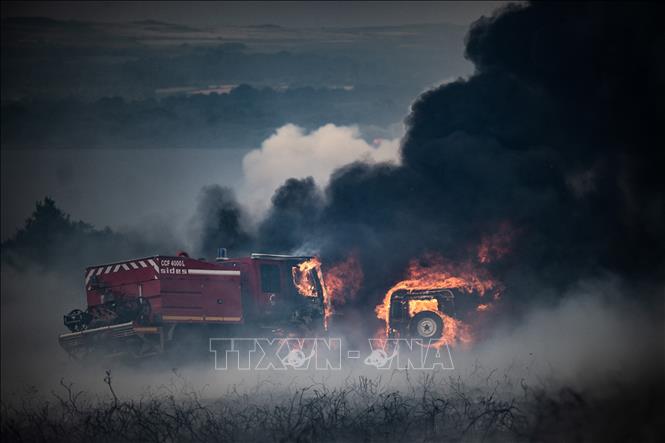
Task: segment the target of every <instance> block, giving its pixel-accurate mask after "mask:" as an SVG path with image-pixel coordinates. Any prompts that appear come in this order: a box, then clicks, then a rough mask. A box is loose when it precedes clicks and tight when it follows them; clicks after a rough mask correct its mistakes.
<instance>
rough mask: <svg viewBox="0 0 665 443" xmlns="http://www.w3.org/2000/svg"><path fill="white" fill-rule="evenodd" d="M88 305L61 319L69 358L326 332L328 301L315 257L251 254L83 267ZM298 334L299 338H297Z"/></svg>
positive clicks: (159, 258)
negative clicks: (218, 337)
mask: <svg viewBox="0 0 665 443" xmlns="http://www.w3.org/2000/svg"><path fill="white" fill-rule="evenodd" d="M85 291H86V299H87V307H86V308H85V310H82V309H75V310H73V311H71V312H70V313H68V314H67V315H65V316H64V324H65V326H66V327H67V328H69V330H70V332H69V333H66V334H62V335H60V337H59V342H60V345H61V346H62V347H63V348H64V349H65V350H66V351H67V352H68V353H69V354H70V355H71V356H72V357H74V358H77V359H81V358H85V357H87V356H89V355H91V354H92V355H99V354H100V353H101V354H102V355H104V356H115V355H129V356H131V357H146V356H150V355H155V354H160V353H163V352H165V351H167V350H169V348H172V347H173V346H174V345H176V344H178V343H180V344H182V343H183V342H186V341H187V340H188V339H191V338H192V337H209V336H212V335H213V334H218V333H219V334H224V335H225V336H229V335H238V334H240V333H248V332H249V331H252V332H256V331H257V330H259V331H261V332H262V333H263V334H267V335H274V336H285V335H288V334H291V333H296V332H297V333H299V334H306V336H307V335H309V336H311V335H313V334H317V333H320V332H321V331H324V330H325V329H326V327H327V318H328V317H329V311H330V309H329V301H328V300H327V298H326V292H325V290H324V285H323V281H322V274H321V272H320V267H319V262H318V260H316V259H314V258H313V257H303V256H287V255H271V254H259V253H254V254H251V255H250V256H249V257H242V258H228V257H226V251H225V249H223V248H222V249H220V252H219V253H218V257H217V259H216V260H215V262H209V261H206V260H204V259H192V258H190V257H189V256H188V255H187V254H186V253H179V254H177V255H176V256H161V255H159V256H153V257H145V258H140V259H134V260H128V261H123V262H117V263H109V264H104V265H97V266H93V267H89V268H87V269H86V271H85ZM301 336H302V335H301Z"/></svg>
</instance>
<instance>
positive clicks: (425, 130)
mask: <svg viewBox="0 0 665 443" xmlns="http://www.w3.org/2000/svg"><path fill="white" fill-rule="evenodd" d="M662 12H663V10H662V8H661V7H658V6H654V5H646V4H630V5H628V4H604V3H602V4H601V3H593V4H586V5H578V4H558V3H556V4H550V3H542V4H541V3H536V4H533V5H526V6H524V5H522V6H509V7H507V8H504V9H503V10H501V11H499V12H497V13H496V14H495V15H493V16H492V17H489V18H486V17H483V18H481V19H480V20H478V21H477V22H476V23H475V24H474V25H473V26H472V27H471V29H470V31H469V33H468V35H467V44H466V56H467V57H468V58H469V59H470V60H471V61H472V62H473V63H474V64H475V67H476V71H475V74H474V75H472V76H471V77H470V78H468V79H459V80H457V81H454V82H452V83H449V84H445V85H442V86H440V87H438V88H435V89H433V90H430V91H428V92H426V93H424V94H422V95H421V96H420V97H419V98H418V99H417V100H416V102H415V103H414V104H413V106H412V109H411V112H410V114H409V116H408V117H407V119H406V124H407V132H406V135H405V137H404V139H403V143H402V165H401V166H391V165H374V166H372V165H367V164H362V163H357V164H351V165H348V166H346V167H344V168H342V169H341V170H339V171H337V172H336V173H335V174H334V176H333V178H332V180H331V182H330V185H329V186H328V188H327V189H326V190H325V204H324V205H323V207H321V208H319V207H316V208H315V209H306V210H300V209H303V203H302V202H303V199H305V201H307V196H308V192H309V191H304V190H303V189H301V188H304V187H305V186H304V185H303V184H301V185H300V187H296V186H295V184H296V182H293V181H289V182H287V183H286V184H285V185H284V187H282V188H281V189H279V190H277V192H276V197H275V199H274V208H273V210H272V212H271V213H270V216H269V218H268V219H267V220H265V221H264V222H263V225H262V229H261V231H260V234H261V239H259V243H261V244H266V245H272V246H281V247H283V249H284V250H285V251H286V250H289V249H294V248H297V247H298V246H299V245H317V246H318V248H319V249H320V251H321V253H322V255H323V256H324V258H329V259H334V258H338V257H341V256H343V255H344V253H345V251H350V250H357V251H360V257H359V258H360V260H361V262H362V264H363V269H364V271H365V276H366V281H365V286H364V293H365V297H363V298H361V299H359V300H358V303H359V305H368V306H373V304H375V303H376V302H377V301H378V300H379V299H380V297H381V294H382V292H380V291H381V290H383V289H385V287H386V286H389V285H391V284H392V283H394V281H395V280H398V279H399V278H400V276H401V272H402V271H403V270H404V268H405V266H406V264H407V262H408V260H409V259H411V258H414V257H418V256H420V255H421V254H423V253H425V252H432V251H434V252H438V253H441V254H442V255H444V256H445V257H447V258H449V259H452V260H463V259H464V258H466V257H468V256H469V254H470V252H469V247H470V245H472V244H474V242H478V241H479V239H480V238H482V236H483V235H486V234H488V233H491V232H492V231H493V230H495V229H496V228H497V226H500V225H502V224H506V223H507V224H508V225H509V226H511V227H512V229H514V231H515V232H516V233H517V234H516V235H515V239H514V244H513V246H512V249H513V250H512V253H511V254H509V255H507V256H506V258H505V259H504V260H501V261H499V262H497V263H496V264H495V265H493V266H494V269H493V270H494V271H496V272H497V274H498V275H501V277H502V278H503V279H504V280H505V281H506V284H507V287H509V288H511V292H512V293H511V297H510V299H511V300H513V301H518V300H529V299H531V298H533V297H534V294H536V293H539V294H541V296H542V294H543V293H546V292H547V291H546V290H547V289H548V290H549V292H550V293H551V294H559V293H562V292H563V291H564V290H565V288H567V287H569V286H570V285H572V284H574V283H575V282H577V281H579V280H580V279H583V278H593V277H599V276H603V275H607V274H608V273H609V274H612V275H618V276H620V277H621V278H622V281H626V282H629V283H630V284H633V283H635V282H640V284H642V285H647V286H649V285H651V288H652V293H653V288H654V286H653V285H654V284H655V285H659V284H662V277H663V269H665V230H664V229H663V226H665V206H664V199H663V181H664V180H663V173H662V165H663V146H664V141H665V140H663V132H662V127H663V124H664V123H665V121H664V116H665V114H664V112H663V111H664V109H663V102H664V101H663V98H665V88H664V87H663V86H664V85H663V82H664V80H665V72H664V69H663V58H662V57H661V56H660V55H659V54H663V53H665V45H664V42H665V39H664V38H663V32H662V16H663V14H662ZM294 191H299V192H294ZM309 193H311V192H309ZM288 198H292V200H288ZM308 205H309V206H312V205H311V204H310V203H308ZM313 206H316V205H313ZM285 208H293V209H288V210H286V212H285ZM289 227H290V228H289ZM280 233H282V234H280ZM278 235H282V236H283V237H281V238H277V237H278ZM296 235H297V236H298V237H299V239H298V241H296V238H295V236H296ZM655 287H658V286H655ZM660 287H662V286H660ZM645 292H649V291H645ZM661 305H662V300H661ZM661 308H662V306H661Z"/></svg>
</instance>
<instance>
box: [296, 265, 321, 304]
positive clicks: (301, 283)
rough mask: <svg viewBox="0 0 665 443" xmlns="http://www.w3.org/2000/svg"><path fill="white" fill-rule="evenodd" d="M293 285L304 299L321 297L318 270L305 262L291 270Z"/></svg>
mask: <svg viewBox="0 0 665 443" xmlns="http://www.w3.org/2000/svg"><path fill="white" fill-rule="evenodd" d="M291 273H292V275H293V285H294V286H295V287H296V289H297V290H298V293H299V294H300V295H302V296H303V297H320V296H321V281H320V280H319V276H318V272H317V268H316V267H315V266H309V265H308V262H303V263H301V264H299V265H297V266H294V267H293V268H291Z"/></svg>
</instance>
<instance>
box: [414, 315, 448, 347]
mask: <svg viewBox="0 0 665 443" xmlns="http://www.w3.org/2000/svg"><path fill="white" fill-rule="evenodd" d="M410 332H411V336H412V337H414V338H420V339H423V340H438V339H440V338H441V337H442V336H443V320H442V319H441V317H439V316H438V315H437V314H436V313H434V312H431V311H424V312H419V313H418V314H416V315H415V316H414V317H413V318H412V319H411V323H410Z"/></svg>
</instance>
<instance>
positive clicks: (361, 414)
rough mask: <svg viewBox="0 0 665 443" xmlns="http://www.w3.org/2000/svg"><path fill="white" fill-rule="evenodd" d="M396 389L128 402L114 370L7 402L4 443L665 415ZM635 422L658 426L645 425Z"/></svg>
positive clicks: (282, 434)
mask: <svg viewBox="0 0 665 443" xmlns="http://www.w3.org/2000/svg"><path fill="white" fill-rule="evenodd" d="M392 375H394V374H392ZM391 380H392V377H391V376H390V375H389V374H388V375H387V376H385V377H383V378H381V377H378V378H368V377H365V376H359V377H357V378H348V379H347V380H346V381H345V382H344V383H343V384H342V385H341V386H330V385H327V384H326V383H317V382H314V381H313V382H312V383H311V384H309V385H306V386H301V387H283V388H281V389H280V388H279V387H277V388H276V387H275V385H274V383H270V384H266V385H263V384H261V383H258V384H257V385H256V386H255V387H254V388H253V389H251V390H242V389H239V388H238V387H237V386H233V387H232V388H229V389H228V390H227V392H226V393H225V394H223V395H221V396H219V397H217V398H214V397H211V396H209V395H206V393H205V390H195V389H193V388H192V387H191V386H190V385H189V384H188V383H186V382H184V381H183V380H182V379H181V378H178V379H177V380H176V381H174V382H171V384H169V385H163V386H161V387H160V388H158V389H157V390H156V391H153V392H146V393H144V394H143V395H141V396H138V397H135V398H131V399H123V398H120V397H119V396H118V395H117V394H116V390H115V389H114V385H113V380H112V377H111V373H110V372H108V371H107V372H106V375H105V376H104V382H105V383H106V385H107V387H108V391H107V395H105V396H102V397H96V398H95V397H93V396H91V395H87V394H86V393H84V392H81V391H78V390H77V389H76V385H75V384H73V383H65V382H64V381H63V382H61V388H60V389H59V391H57V392H52V393H51V396H50V398H49V399H48V400H43V398H41V397H40V396H39V394H38V393H36V392H33V393H32V395H25V394H24V395H22V398H21V401H20V402H6V401H5V402H3V404H2V440H3V441H70V442H78V441H80V442H87V441H93V440H94V441H113V442H116V441H154V442H164V441H192V442H195V441H274V442H290V441H298V442H300V441H303V442H304V441H406V440H409V441H442V440H445V441H525V442H526V441H546V442H548V441H551V442H558V441H626V440H628V441H659V435H660V434H661V433H662V424H660V425H659V424H658V423H659V417H661V416H662V413H663V412H664V411H663V405H662V403H661V402H659V400H658V396H657V392H654V391H651V393H650V394H649V389H650V388H652V387H649V386H644V387H643V388H644V389H639V390H635V389H634V386H631V387H628V386H625V385H622V384H615V385H614V386H612V388H611V389H609V390H607V391H605V393H604V394H603V395H602V396H599V395H598V394H597V393H594V392H584V391H581V390H575V389H570V388H561V389H556V390H549V389H546V388H545V387H543V386H539V387H534V386H530V385H528V384H526V383H525V382H524V381H523V380H522V381H521V382H518V383H514V382H512V381H510V380H509V378H508V377H506V376H498V375H497V373H496V372H495V371H489V372H487V371H479V372H477V373H475V374H474V375H473V376H472V377H471V379H469V380H474V381H475V382H469V381H468V380H467V381H465V380H462V379H461V378H459V377H458V376H455V377H453V376H450V377H436V376H434V375H431V374H430V375H424V376H419V377H416V376H413V375H412V377H411V378H409V376H408V375H407V383H406V386H405V387H404V388H402V389H397V388H394V387H391ZM478 383H479V384H478ZM266 386H268V387H267V388H266ZM643 394H647V395H643ZM626 400H630V408H629V409H628V408H627V404H626V403H625V402H626ZM636 419H638V420H639V421H640V422H642V423H649V424H650V425H651V426H649V427H646V426H635V420H636Z"/></svg>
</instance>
